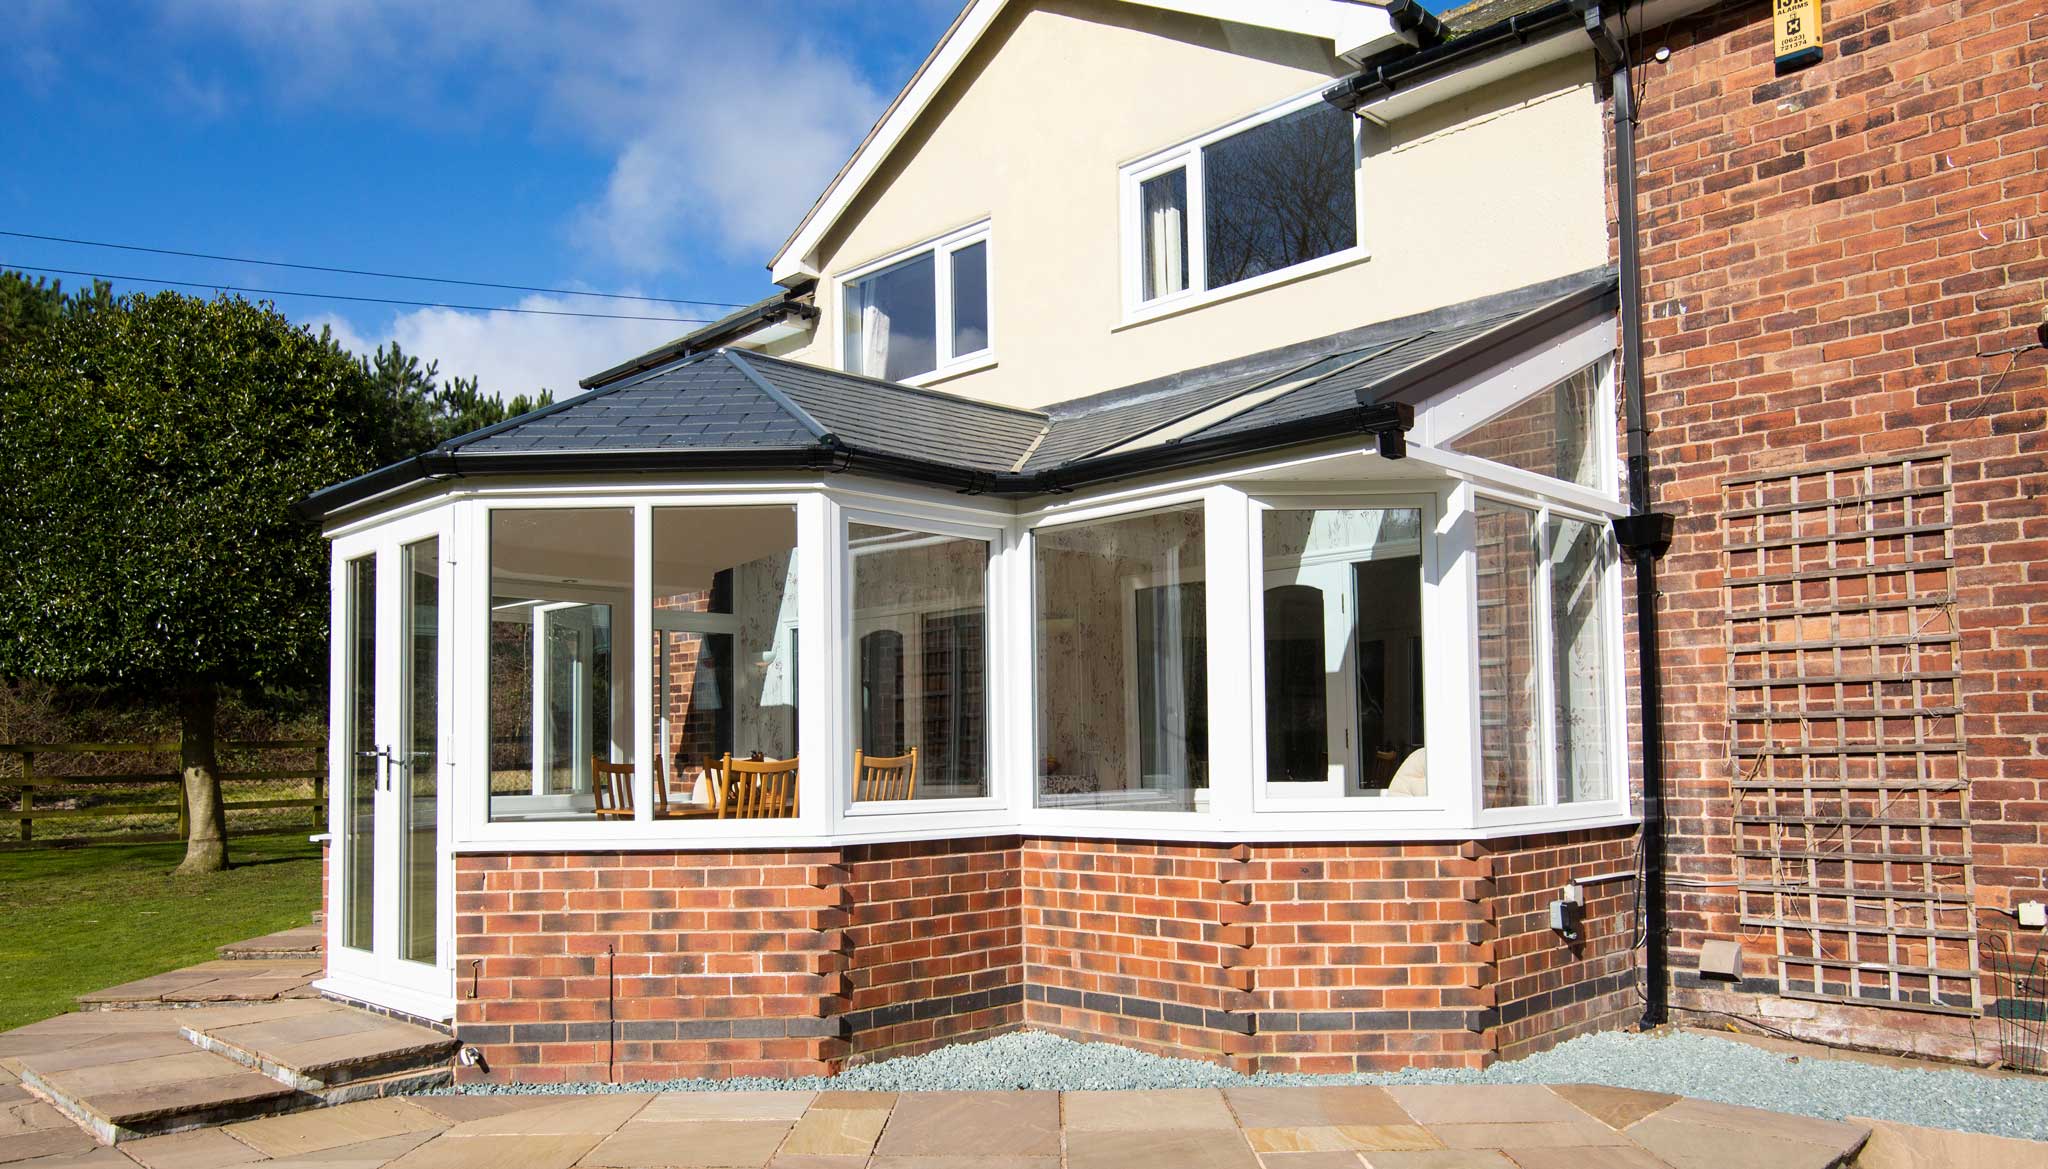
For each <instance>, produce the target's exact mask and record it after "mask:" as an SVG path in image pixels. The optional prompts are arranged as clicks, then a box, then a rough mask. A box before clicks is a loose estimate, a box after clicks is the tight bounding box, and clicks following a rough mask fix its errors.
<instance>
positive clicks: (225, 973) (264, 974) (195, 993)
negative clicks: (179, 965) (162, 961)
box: [78, 957, 327, 1011]
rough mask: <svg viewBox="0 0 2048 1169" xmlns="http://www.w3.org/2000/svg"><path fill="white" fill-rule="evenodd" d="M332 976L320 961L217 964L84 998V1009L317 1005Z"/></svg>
mask: <svg viewBox="0 0 2048 1169" xmlns="http://www.w3.org/2000/svg"><path fill="white" fill-rule="evenodd" d="M326 972H327V971H326V962H325V960H324V959H322V958H319V957H314V958H310V959H308V958H279V959H264V960H261V961H257V960H250V959H234V960H227V959H220V958H216V959H214V960H213V961H211V962H201V963H200V964H199V965H197V966H188V967H186V968H185V969H183V970H172V971H168V972H166V973H163V974H152V975H150V976H149V977H147V978H138V979H136V980H135V981H133V982H124V983H122V984H121V985H119V986H110V987H108V988H107V989H105V990H97V991H93V992H92V993H91V994H82V995H79V996H78V1009H79V1010H81V1011H112V1010H137V1009H144V1008H151V1009H154V1008H164V1007H194V1006H211V1005H217V1004H223V1003H267V1002H276V1001H278V1000H281V999H317V998H318V997H319V995H320V992H319V991H316V990H314V989H313V982H314V980H315V979H317V978H320V977H321V976H322V975H324V974H325V973H326Z"/></svg>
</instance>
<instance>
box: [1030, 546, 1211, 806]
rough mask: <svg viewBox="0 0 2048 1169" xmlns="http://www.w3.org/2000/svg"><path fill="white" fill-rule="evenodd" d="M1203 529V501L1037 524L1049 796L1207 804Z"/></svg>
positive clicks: (1049, 800) (1085, 802)
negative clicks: (1093, 518) (1103, 517)
mask: <svg viewBox="0 0 2048 1169" xmlns="http://www.w3.org/2000/svg"><path fill="white" fill-rule="evenodd" d="M1202 532H1203V521H1202V509H1201V508H1200V506H1193V507H1183V508H1175V509H1173V510H1169V511H1160V512H1152V513H1148V514H1145V515H1136V516H1123V517H1119V518H1116V519H1111V520H1098V521H1095V522H1092V523H1084V524H1071V525H1067V526H1063V527H1054V528H1042V529H1040V530H1038V531H1037V532H1036V533H1034V539H1033V571H1034V573H1035V578H1036V581H1037V589H1036V591H1037V613H1036V623H1035V624H1036V635H1037V651H1038V671H1037V672H1038V694H1037V707H1036V715H1037V724H1038V752H1039V760H1038V776H1039V779H1038V805H1039V806H1040V807H1093V808H1130V809H1140V810H1146V811H1191V810H1195V809H1198V808H1205V807H1206V806H1207V804H1208V796H1207V793H1206V792H1205V791H1203V790H1202V789H1204V788H1207V787H1208V784H1209V758H1208V756H1209V743H1208V737H1209V714H1208V685H1207V670H1208V662H1207V656H1208V655H1207V645H1208V639H1207V632H1206V623H1205V620H1204V615H1203V613H1204V610H1203V589H1202V577H1203V553H1202Z"/></svg>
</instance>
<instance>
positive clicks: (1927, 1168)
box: [1856, 1120, 2048, 1169]
mask: <svg viewBox="0 0 2048 1169" xmlns="http://www.w3.org/2000/svg"><path fill="white" fill-rule="evenodd" d="M1856 1123H1858V1124H1867V1125H1869V1126H1870V1140H1869V1142H1868V1143H1866V1144H1865V1145H1864V1146H1863V1151H1862V1152H1860V1153H1858V1154H1857V1156H1856V1169H2022V1167H2023V1166H2026V1167H2032V1166H2041V1165H2048V1144H2044V1143H2042V1142H2040V1141H2023V1140H2016V1139H2014V1138H2012V1137H1995V1136H1990V1135H1988V1134H1986V1133H1980V1132H1949V1131H1948V1130H1946V1129H1937V1128H1920V1127H1918V1126H1916V1125H1910V1124H1898V1123H1895V1122H1893V1121H1889V1120H1858V1121H1856Z"/></svg>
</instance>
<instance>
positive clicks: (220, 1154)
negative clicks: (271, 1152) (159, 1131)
mask: <svg viewBox="0 0 2048 1169" xmlns="http://www.w3.org/2000/svg"><path fill="white" fill-rule="evenodd" d="M121 1151H122V1152H123V1153H126V1154H127V1155H128V1158H129V1159H130V1160H132V1161H135V1162H136V1163H138V1164H140V1165H142V1166H143V1167H144V1169H217V1167H220V1166H228V1165H245V1164H247V1163H249V1162H251V1161H261V1160H263V1159H264V1156H263V1154H262V1153H259V1152H257V1151H256V1150H255V1149H252V1148H250V1147H249V1146H248V1145H245V1144H243V1143H242V1142H240V1141H238V1140H236V1139H235V1138H233V1137H231V1136H229V1135H228V1134H227V1130H225V1129H219V1128H201V1129H194V1130H193V1131H191V1132H181V1133H172V1134H171V1135H169V1136H161V1137H144V1138H142V1139H141V1140H136V1141H125V1142H123V1143H122V1145H121Z"/></svg>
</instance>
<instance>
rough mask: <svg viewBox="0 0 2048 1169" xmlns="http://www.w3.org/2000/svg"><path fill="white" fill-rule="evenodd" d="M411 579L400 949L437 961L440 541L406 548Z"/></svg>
mask: <svg viewBox="0 0 2048 1169" xmlns="http://www.w3.org/2000/svg"><path fill="white" fill-rule="evenodd" d="M400 556H401V557H402V560H401V568H402V571H403V572H404V579H405V589H406V597H405V605H404V608H403V617H404V620H405V629H404V630H403V631H402V633H401V636H402V637H403V638H404V645H405V669H406V681H405V694H406V712H405V717H406V724H407V727H406V732H407V733H406V736H405V739H406V751H407V755H406V757H405V759H404V760H403V761H402V762H403V769H402V770H401V771H399V774H401V775H404V776H405V777H406V785H405V799H404V800H403V801H402V803H401V804H400V807H399V815H400V816H402V817H403V818H404V821H405V822H404V824H403V825H401V826H400V829H399V837H398V848H399V862H398V869H399V873H400V874H401V876H400V880H401V882H402V883H403V887H402V889H401V897H400V900H399V906H398V956H399V957H401V958H408V959H411V960H412V961H415V962H429V963H430V962H433V961H434V960H435V953H436V943H435V938H436V932H437V931H436V930H435V916H434V915H435V906H436V903H437V902H438V901H439V897H438V896H437V889H438V884H439V882H438V881H437V879H436V874H437V872H438V869H437V868H436V864H437V860H438V857H439V852H438V848H437V842H436V839H435V826H436V824H437V823H438V822H439V807H438V804H439V796H440V778H441V761H440V756H441V752H440V743H441V733H440V709H441V542H440V541H439V540H421V541H420V542H418V543H416V544H407V545H406V546H405V547H404V548H403V549H401V550H400Z"/></svg>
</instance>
